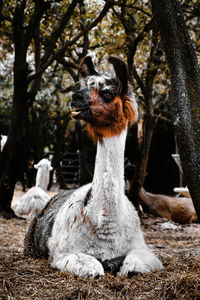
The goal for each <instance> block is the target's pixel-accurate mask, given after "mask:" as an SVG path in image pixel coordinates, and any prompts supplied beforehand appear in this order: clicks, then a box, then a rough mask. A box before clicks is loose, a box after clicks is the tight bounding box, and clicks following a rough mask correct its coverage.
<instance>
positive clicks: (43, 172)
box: [13, 158, 53, 219]
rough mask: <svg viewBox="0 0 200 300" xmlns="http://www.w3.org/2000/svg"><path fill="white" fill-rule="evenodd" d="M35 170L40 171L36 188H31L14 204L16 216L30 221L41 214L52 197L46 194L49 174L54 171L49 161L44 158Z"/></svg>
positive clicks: (35, 166)
mask: <svg viewBox="0 0 200 300" xmlns="http://www.w3.org/2000/svg"><path fill="white" fill-rule="evenodd" d="M34 168H36V169H37V170H38V171H37V175H36V184H35V186H34V187H32V188H30V189H29V190H28V192H27V193H26V194H24V196H23V197H22V198H21V199H20V201H19V202H17V203H16V204H13V209H14V212H15V214H16V215H17V216H19V217H21V216H23V217H27V218H28V219H32V218H33V217H34V216H35V215H36V214H37V213H38V212H40V211H41V210H42V209H43V208H44V207H45V205H46V203H47V202H48V201H49V199H50V196H49V195H48V194H47V193H46V191H47V186H48V183H49V172H50V171H51V170H52V169H53V168H52V167H51V164H50V162H49V160H48V159H46V158H43V159H42V160H40V161H39V163H38V164H36V165H34Z"/></svg>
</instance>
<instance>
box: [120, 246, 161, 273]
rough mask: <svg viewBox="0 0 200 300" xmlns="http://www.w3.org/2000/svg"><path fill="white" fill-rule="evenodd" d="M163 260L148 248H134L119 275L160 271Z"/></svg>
mask: <svg viewBox="0 0 200 300" xmlns="http://www.w3.org/2000/svg"><path fill="white" fill-rule="evenodd" d="M161 269H162V263H161V261H160V260H159V259H158V258H157V257H156V256H155V255H154V254H153V253H152V252H151V251H150V250H149V249H148V248H146V249H132V250H131V251H130V252H128V254H127V256H126V258H125V259H124V261H123V264H122V266H121V268H120V271H119V273H118V274H119V275H124V274H128V273H149V272H153V271H160V270H161Z"/></svg>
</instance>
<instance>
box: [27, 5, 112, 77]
mask: <svg viewBox="0 0 200 300" xmlns="http://www.w3.org/2000/svg"><path fill="white" fill-rule="evenodd" d="M112 5H113V1H112V0H111V1H107V2H106V4H105V6H104V8H103V9H102V11H101V13H100V14H99V16H98V17H97V18H96V19H95V20H94V21H93V22H92V23H91V24H90V25H88V26H87V27H85V29H84V30H83V31H81V32H80V33H78V34H77V35H76V36H75V37H74V38H73V39H72V40H70V41H67V42H66V43H65V44H64V45H63V46H61V47H60V48H59V49H58V50H57V51H56V53H54V54H52V52H51V53H50V51H49V50H50V49H48V51H49V55H47V54H46V55H45V59H44V58H43V59H42V63H41V66H40V68H39V69H38V70H37V72H36V73H35V74H30V75H29V76H28V82H30V81H32V80H33V79H34V78H36V77H38V76H40V75H41V74H42V73H43V72H44V71H45V70H46V68H47V67H48V66H49V65H51V64H52V62H53V61H54V60H55V59H57V57H58V56H63V54H64V53H65V51H66V50H67V48H68V47H70V46H72V45H74V44H75V43H76V42H77V41H78V40H79V39H80V38H81V37H82V36H83V35H85V34H86V33H87V32H88V31H90V30H91V29H92V28H93V27H95V26H96V25H97V24H98V23H99V22H100V21H101V20H102V19H103V17H104V16H105V15H106V13H107V12H108V10H109V8H110V7H111V6H112ZM52 50H53V49H52ZM48 56H49V58H47V57H48ZM46 59H47V60H46Z"/></svg>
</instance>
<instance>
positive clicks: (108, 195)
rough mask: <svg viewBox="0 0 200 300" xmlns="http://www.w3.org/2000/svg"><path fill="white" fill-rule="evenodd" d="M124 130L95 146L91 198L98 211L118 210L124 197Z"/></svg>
mask: <svg viewBox="0 0 200 300" xmlns="http://www.w3.org/2000/svg"><path fill="white" fill-rule="evenodd" d="M125 140H126V130H123V131H122V132H121V134H120V135H119V136H115V137H112V138H104V139H103V141H102V143H100V142H98V144H97V154H96V163H95V170H94V177H93V181H92V197H93V198H94V199H95V200H96V201H95V202H96V205H97V206H98V208H99V209H100V210H105V211H107V212H108V213H110V212H111V211H116V210H117V209H120V202H121V201H123V196H124V148H125Z"/></svg>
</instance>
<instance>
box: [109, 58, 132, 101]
mask: <svg viewBox="0 0 200 300" xmlns="http://www.w3.org/2000/svg"><path fill="white" fill-rule="evenodd" d="M108 62H109V63H110V64H112V65H113V67H114V70H115V74H116V77H117V80H118V81H119V84H120V85H121V86H120V95H121V96H122V97H123V96H124V95H125V94H127V92H128V70H127V67H126V64H125V62H123V61H122V60H121V59H119V58H117V57H115V56H109V57H108Z"/></svg>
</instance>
